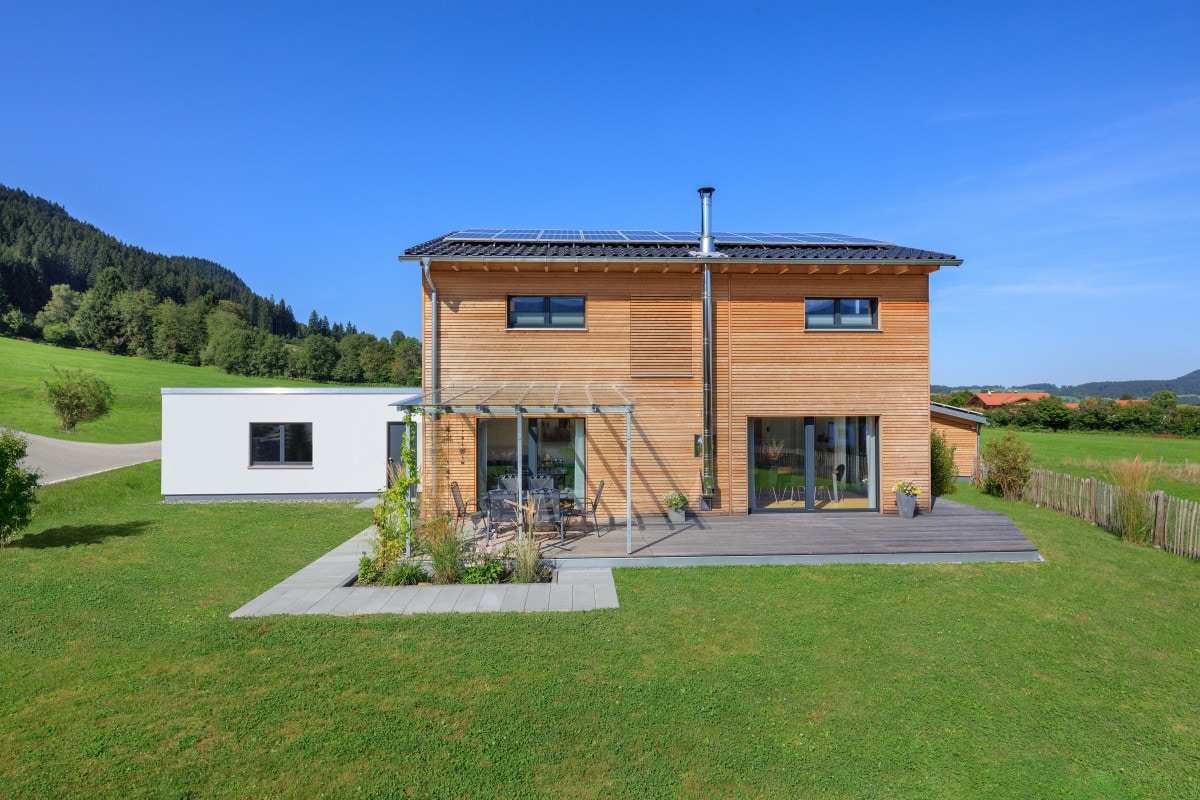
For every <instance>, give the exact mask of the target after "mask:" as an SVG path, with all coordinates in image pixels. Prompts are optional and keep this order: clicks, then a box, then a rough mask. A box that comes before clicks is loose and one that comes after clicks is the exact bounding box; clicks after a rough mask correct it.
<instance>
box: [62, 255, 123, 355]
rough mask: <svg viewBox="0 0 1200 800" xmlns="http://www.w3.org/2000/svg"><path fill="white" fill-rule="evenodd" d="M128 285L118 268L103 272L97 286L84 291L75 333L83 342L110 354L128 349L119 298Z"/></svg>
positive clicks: (110, 268) (76, 318) (77, 315)
mask: <svg viewBox="0 0 1200 800" xmlns="http://www.w3.org/2000/svg"><path fill="white" fill-rule="evenodd" d="M125 288H126V287H125V280H124V279H123V278H122V277H121V273H120V272H118V271H117V270H116V269H115V268H114V267H109V268H108V269H106V270H104V272H102V273H100V277H99V278H97V279H96V285H95V286H93V287H92V288H91V289H88V290H87V292H85V293H84V295H83V302H82V303H80V305H79V312H78V313H77V314H75V333H76V335H78V336H79V341H80V342H82V343H83V344H84V345H86V346H87V347H93V348H95V349H97V350H105V351H107V352H110V353H120V352H121V351H122V350H124V347H125V343H124V340H123V338H122V336H121V333H122V330H121V312H120V309H119V308H118V306H117V298H118V297H119V296H120V294H121V293H122V292H124V291H125Z"/></svg>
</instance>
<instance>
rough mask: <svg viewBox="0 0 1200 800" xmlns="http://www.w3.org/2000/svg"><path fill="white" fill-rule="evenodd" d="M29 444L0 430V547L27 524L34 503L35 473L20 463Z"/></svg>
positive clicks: (35, 497) (35, 495)
mask: <svg viewBox="0 0 1200 800" xmlns="http://www.w3.org/2000/svg"><path fill="white" fill-rule="evenodd" d="M28 446H29V443H28V442H27V441H26V439H25V437H24V436H21V435H20V434H18V433H16V432H15V431H10V430H8V429H7V428H2V429H0V547H3V546H5V545H6V544H8V540H9V539H11V538H12V536H13V534H14V533H17V532H19V531H21V530H22V529H24V528H25V526H26V525H28V524H29V522H30V520H32V519H33V507H34V506H35V505H37V493H36V492H34V489H36V488H37V485H38V472H37V470H30V469H25V468H23V467H22V466H21V459H23V458H25V453H26V449H27V448H28Z"/></svg>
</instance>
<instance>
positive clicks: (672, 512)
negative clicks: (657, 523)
mask: <svg viewBox="0 0 1200 800" xmlns="http://www.w3.org/2000/svg"><path fill="white" fill-rule="evenodd" d="M667 519H669V520H670V521H671V522H679V523H682V522H686V521H687V512H686V511H684V510H683V509H682V508H678V509H676V508H668V509H667Z"/></svg>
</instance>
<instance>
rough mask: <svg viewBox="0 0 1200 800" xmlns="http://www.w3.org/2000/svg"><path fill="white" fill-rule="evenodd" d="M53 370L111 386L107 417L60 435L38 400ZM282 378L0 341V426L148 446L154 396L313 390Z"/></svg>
mask: <svg viewBox="0 0 1200 800" xmlns="http://www.w3.org/2000/svg"><path fill="white" fill-rule="evenodd" d="M52 367H58V368H60V369H74V368H80V369H85V370H88V371H89V372H94V373H96V374H97V375H99V376H100V377H101V378H103V379H104V380H106V381H108V383H109V384H110V385H111V386H112V389H113V395H114V398H115V401H116V402H115V403H114V405H113V410H112V412H111V413H110V414H109V415H108V416H106V417H104V418H102V419H99V420H96V421H95V422H88V423H85V424H83V425H80V426H79V427H78V428H77V429H76V431H75V432H74V433H63V432H61V431H60V430H58V428H59V421H58V418H57V417H55V416H54V414H53V412H51V411H50V408H49V407H48V406H47V405H46V403H45V401H43V400H42V394H41V393H42V381H43V380H45V379H46V378H47V377H49V375H50V370H51V368H52ZM314 385H316V384H313V383H311V382H304V381H289V380H284V379H282V378H245V377H241V376H239V375H228V374H226V373H224V372H222V371H221V370H219V369H217V368H216V367H189V366H185V365H183V364H168V363H166V362H165V361H150V360H148V359H142V358H129V357H125V356H112V355H108V354H107V353H98V352H96V351H94V350H71V349H68V348H63V347H55V346H53V345H48V344H40V343H37V342H25V341H21V340H18V339H6V338H0V425H3V426H6V427H10V428H16V429H17V430H21V431H25V432H27V433H37V434H40V435H42V436H54V437H56V438H59V439H70V440H72V441H78V442H107V443H116V444H120V443H128V442H151V441H154V440H156V439H159V438H161V437H162V400H161V395H160V393H159V390H160V389H161V388H163V387H164V386H170V387H181V388H182V387H203V386H212V387H226V386H234V387H236V386H314Z"/></svg>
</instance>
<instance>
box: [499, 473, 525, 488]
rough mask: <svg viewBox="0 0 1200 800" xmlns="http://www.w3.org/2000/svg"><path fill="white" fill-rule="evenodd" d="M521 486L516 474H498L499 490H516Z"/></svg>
mask: <svg viewBox="0 0 1200 800" xmlns="http://www.w3.org/2000/svg"><path fill="white" fill-rule="evenodd" d="M520 488H521V482H520V481H519V480H517V476H516V475H501V476H500V491H502V492H516V491H517V490H518V489H520Z"/></svg>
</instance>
